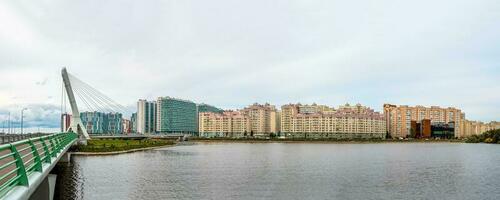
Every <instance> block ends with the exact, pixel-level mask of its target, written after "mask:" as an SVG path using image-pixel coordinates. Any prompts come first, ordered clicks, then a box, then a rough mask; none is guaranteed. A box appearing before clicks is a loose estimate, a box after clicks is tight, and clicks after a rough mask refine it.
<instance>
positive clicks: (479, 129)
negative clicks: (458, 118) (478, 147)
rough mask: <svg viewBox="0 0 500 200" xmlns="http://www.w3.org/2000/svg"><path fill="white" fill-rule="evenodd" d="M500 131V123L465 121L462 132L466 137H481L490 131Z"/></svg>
mask: <svg viewBox="0 0 500 200" xmlns="http://www.w3.org/2000/svg"><path fill="white" fill-rule="evenodd" d="M495 129H500V122H495V121H492V122H489V123H484V122H480V121H469V120H463V123H462V130H463V132H464V137H469V136H472V135H481V134H482V133H484V132H486V131H490V130H495Z"/></svg>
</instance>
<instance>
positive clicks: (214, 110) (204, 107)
mask: <svg viewBox="0 0 500 200" xmlns="http://www.w3.org/2000/svg"><path fill="white" fill-rule="evenodd" d="M197 108H198V113H202V112H212V113H222V112H224V110H222V109H220V108H217V107H215V106H212V105H208V104H204V103H202V104H198V105H197Z"/></svg>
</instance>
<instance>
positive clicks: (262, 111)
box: [241, 103, 280, 137]
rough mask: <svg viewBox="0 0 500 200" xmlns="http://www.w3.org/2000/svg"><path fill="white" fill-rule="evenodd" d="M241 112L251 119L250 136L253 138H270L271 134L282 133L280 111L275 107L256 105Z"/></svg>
mask: <svg viewBox="0 0 500 200" xmlns="http://www.w3.org/2000/svg"><path fill="white" fill-rule="evenodd" d="M241 112H242V113H243V115H246V116H247V117H248V119H249V123H250V130H249V132H250V133H249V134H250V136H252V137H269V136H270V135H271V134H278V132H279V131H280V127H278V124H279V122H278V120H279V117H278V116H277V113H278V111H277V110H276V107H275V106H273V105H270V104H268V103H266V104H264V105H261V104H257V103H255V104H253V105H250V106H248V107H246V108H244V109H243V110H241Z"/></svg>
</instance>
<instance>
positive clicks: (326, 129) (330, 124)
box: [281, 104, 386, 139]
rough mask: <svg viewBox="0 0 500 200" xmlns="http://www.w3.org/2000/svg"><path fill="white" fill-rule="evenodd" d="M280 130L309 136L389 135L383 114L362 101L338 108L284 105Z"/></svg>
mask: <svg viewBox="0 0 500 200" xmlns="http://www.w3.org/2000/svg"><path fill="white" fill-rule="evenodd" d="M301 107H302V108H307V109H302V110H301V109H300V108H301ZM301 111H302V112H301ZM281 132H282V134H284V135H285V136H286V137H290V138H306V139H307V138H313V139H320V138H332V139H361V138H363V139H369V138H379V139H382V138H385V134H386V130H385V120H384V116H383V115H382V114H380V113H379V112H375V111H374V110H372V109H370V108H368V107H365V106H362V105H360V104H357V105H354V106H351V105H349V104H346V105H343V106H340V107H339V109H337V110H335V109H333V108H330V107H327V106H322V105H311V106H309V105H301V104H288V105H284V106H282V107H281Z"/></svg>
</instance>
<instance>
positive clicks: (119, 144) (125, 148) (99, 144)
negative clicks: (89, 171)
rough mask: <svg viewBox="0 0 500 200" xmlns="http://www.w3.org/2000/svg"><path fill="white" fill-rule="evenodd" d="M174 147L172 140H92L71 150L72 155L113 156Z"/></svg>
mask: <svg viewBox="0 0 500 200" xmlns="http://www.w3.org/2000/svg"><path fill="white" fill-rule="evenodd" d="M173 145H175V142H174V141H173V140H162V139H142V140H136V139H92V140H88V141H87V145H79V146H76V147H74V148H72V149H71V152H72V154H74V155H115V154H121V153H130V152H135V151H143V150H149V149H155V148H162V147H168V146H173Z"/></svg>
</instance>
